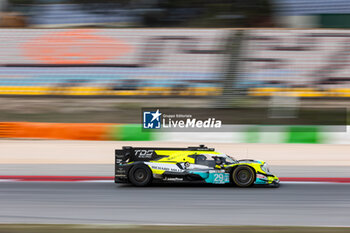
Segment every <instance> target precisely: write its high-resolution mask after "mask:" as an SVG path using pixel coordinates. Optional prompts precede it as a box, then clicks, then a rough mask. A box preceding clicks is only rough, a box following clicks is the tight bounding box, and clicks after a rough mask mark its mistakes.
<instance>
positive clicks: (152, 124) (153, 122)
mask: <svg viewBox="0 0 350 233" xmlns="http://www.w3.org/2000/svg"><path fill="white" fill-rule="evenodd" d="M161 115H162V113H160V112H159V109H157V111H156V112H143V128H144V129H160V127H161V123H160V116H161Z"/></svg>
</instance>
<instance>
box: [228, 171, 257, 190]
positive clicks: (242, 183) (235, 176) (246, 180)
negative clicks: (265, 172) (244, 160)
mask: <svg viewBox="0 0 350 233" xmlns="http://www.w3.org/2000/svg"><path fill="white" fill-rule="evenodd" d="M232 180H233V182H234V184H236V185H237V186H239V187H249V186H252V185H253V184H254V182H255V172H254V170H253V168H251V167H249V166H239V167H237V168H236V169H235V170H233V172H232Z"/></svg>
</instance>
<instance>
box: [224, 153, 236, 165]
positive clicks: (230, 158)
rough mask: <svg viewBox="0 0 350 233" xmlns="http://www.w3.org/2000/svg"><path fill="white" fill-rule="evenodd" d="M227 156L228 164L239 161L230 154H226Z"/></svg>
mask: <svg viewBox="0 0 350 233" xmlns="http://www.w3.org/2000/svg"><path fill="white" fill-rule="evenodd" d="M225 158H226V163H227V164H232V163H237V161H236V160H235V158H233V157H231V156H229V155H225Z"/></svg>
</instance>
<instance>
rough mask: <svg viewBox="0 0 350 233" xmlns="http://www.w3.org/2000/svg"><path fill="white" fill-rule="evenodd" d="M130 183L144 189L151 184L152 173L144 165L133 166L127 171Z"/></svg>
mask: <svg viewBox="0 0 350 233" xmlns="http://www.w3.org/2000/svg"><path fill="white" fill-rule="evenodd" d="M129 180H130V182H131V183H132V184H133V185H135V186H138V187H144V186H147V185H150V184H151V183H152V171H151V169H149V167H147V166H146V165H142V164H140V165H135V166H133V167H132V168H131V169H130V171H129Z"/></svg>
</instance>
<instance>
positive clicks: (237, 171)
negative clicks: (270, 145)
mask: <svg viewBox="0 0 350 233" xmlns="http://www.w3.org/2000/svg"><path fill="white" fill-rule="evenodd" d="M114 181H115V183H131V184H133V185H135V186H148V185H150V184H152V182H167V183H168V182H193V183H209V184H233V185H235V186H239V187H250V186H253V185H254V184H262V185H268V186H272V187H278V186H279V179H278V178H277V177H276V176H275V175H273V174H272V173H271V172H270V170H269V166H268V164H267V163H266V162H264V161H261V160H252V159H243V160H236V159H234V158H232V157H230V156H228V155H226V154H222V153H219V152H216V151H215V149H214V148H208V147H206V146H204V145H200V146H198V147H187V148H150V147H131V146H124V147H123V148H122V149H121V150H115V179H114Z"/></svg>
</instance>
